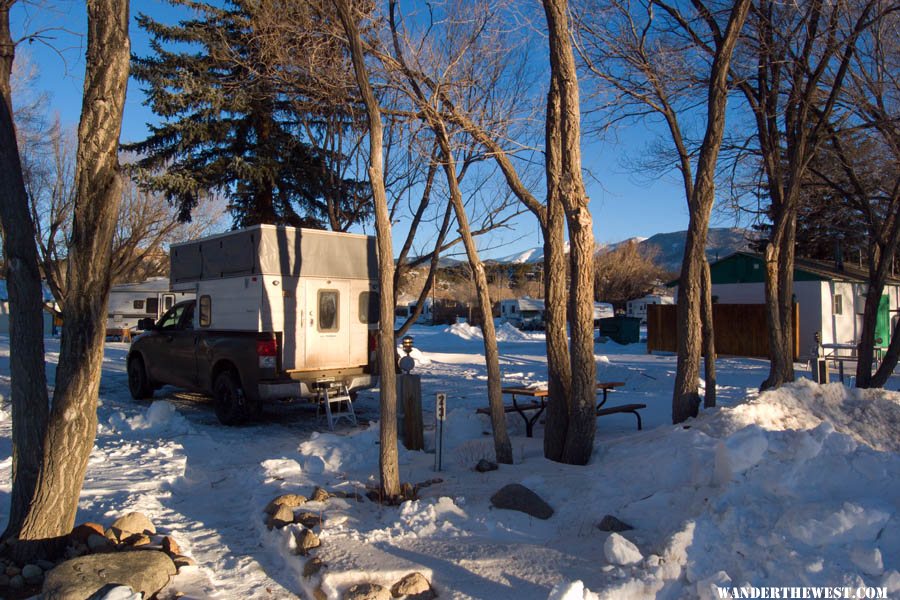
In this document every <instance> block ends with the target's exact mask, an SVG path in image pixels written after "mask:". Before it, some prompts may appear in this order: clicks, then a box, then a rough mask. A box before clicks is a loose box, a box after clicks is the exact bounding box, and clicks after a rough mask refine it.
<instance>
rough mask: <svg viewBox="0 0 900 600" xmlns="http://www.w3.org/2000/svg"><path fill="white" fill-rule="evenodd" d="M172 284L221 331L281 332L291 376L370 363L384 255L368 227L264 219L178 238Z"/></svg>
mask: <svg viewBox="0 0 900 600" xmlns="http://www.w3.org/2000/svg"><path fill="white" fill-rule="evenodd" d="M170 260H171V270H170V276H169V277H170V283H171V286H172V289H173V290H175V291H178V292H188V293H192V294H194V295H195V296H196V298H197V304H198V307H199V311H200V313H201V314H202V316H203V319H202V322H201V323H200V325H199V326H200V327H202V328H209V329H210V330H216V331H257V332H273V333H275V334H276V336H277V338H278V339H279V340H280V343H279V347H280V349H281V356H280V359H281V360H280V364H281V365H282V369H283V370H284V371H286V372H288V373H290V374H291V376H292V377H295V378H298V379H302V378H303V377H304V376H306V375H308V376H309V377H315V376H319V375H321V374H322V373H325V372H327V371H328V370H341V369H345V370H346V369H349V368H352V369H362V368H363V367H366V368H367V367H368V364H369V360H370V356H369V348H370V343H371V342H372V339H370V335H369V332H370V330H373V329H375V328H377V325H378V310H379V294H378V289H377V288H378V259H377V252H376V247H375V238H374V237H370V236H365V235H356V234H349V233H337V232H332V231H319V230H313V229H299V228H294V227H279V226H275V225H256V226H253V227H248V228H246V229H240V230H237V231H231V232H228V233H224V234H219V235H213V236H210V237H206V238H202V239H200V240H195V241H191V242H186V243H182V244H173V245H172V247H171V258H170Z"/></svg>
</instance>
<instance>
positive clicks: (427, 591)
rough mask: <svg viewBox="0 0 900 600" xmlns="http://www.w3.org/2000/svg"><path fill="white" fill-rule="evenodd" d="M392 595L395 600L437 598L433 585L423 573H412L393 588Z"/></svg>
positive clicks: (427, 599) (428, 599)
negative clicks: (402, 599) (404, 597)
mask: <svg viewBox="0 0 900 600" xmlns="http://www.w3.org/2000/svg"><path fill="white" fill-rule="evenodd" d="M391 595H392V596H393V597H394V598H400V597H403V596H406V597H407V598H415V600H430V599H431V598H435V597H437V594H435V593H434V590H432V589H431V584H430V583H428V580H427V579H425V576H424V575H422V574H421V573H418V572H416V573H410V574H409V575H407V576H405V577H404V578H403V579H401V580H400V581H398V582H397V583H395V584H394V585H393V587H391Z"/></svg>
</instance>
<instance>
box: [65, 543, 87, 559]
mask: <svg viewBox="0 0 900 600" xmlns="http://www.w3.org/2000/svg"><path fill="white" fill-rule="evenodd" d="M88 552H90V549H89V548H88V547H87V544H82V543H80V542H75V543H74V544H71V545H69V546H66V549H65V551H64V552H63V554H64V555H65V557H66V558H77V557H79V556H84V555H85V554H87V553H88Z"/></svg>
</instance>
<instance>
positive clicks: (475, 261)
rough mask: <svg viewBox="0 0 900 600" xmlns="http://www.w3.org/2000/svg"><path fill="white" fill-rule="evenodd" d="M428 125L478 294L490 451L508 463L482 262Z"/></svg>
mask: <svg viewBox="0 0 900 600" xmlns="http://www.w3.org/2000/svg"><path fill="white" fill-rule="evenodd" d="M432 128H433V129H434V132H435V134H436V135H437V136H438V141H439V142H440V145H441V154H442V155H443V159H444V160H443V166H444V172H445V173H446V175H447V184H448V186H449V188H450V202H451V203H452V204H453V210H454V211H455V212H456V222H457V223H458V224H459V234H460V236H462V240H463V244H464V245H465V248H466V255H467V257H468V259H469V265H470V266H471V267H472V274H473V275H474V279H475V291H476V293H477V295H478V307H479V308H480V309H481V314H482V316H483V317H484V318H483V319H482V320H483V323H482V324H481V332H482V333H483V337H484V359H485V364H486V366H487V384H488V405H489V406H490V409H491V428H492V429H493V432H494V453H495V454H496V457H497V462H499V463H504V464H508V465H511V464H512V462H513V454H512V444H511V443H510V441H509V434H508V433H507V431H506V412H505V411H504V408H503V392H502V391H501V380H500V352H499V351H498V349H497V332H496V331H495V330H494V319H493V312H492V310H491V294H490V290H489V289H488V281H487V276H486V275H485V273H484V264H483V263H482V262H481V259H480V258H479V257H478V248H476V246H475V239H474V238H473V237H472V232H471V230H470V229H469V219H468V216H467V215H466V209H465V206H463V201H462V192H461V191H460V189H459V181H458V180H457V178H456V163H455V161H454V160H453V155H452V150H451V148H450V140H449V138H448V136H447V132H446V130H445V129H444V127H443V124H442V123H432Z"/></svg>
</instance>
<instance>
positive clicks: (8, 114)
mask: <svg viewBox="0 0 900 600" xmlns="http://www.w3.org/2000/svg"><path fill="white" fill-rule="evenodd" d="M11 5H12V2H9V1H4V2H2V3H0V93H2V95H3V102H2V103H0V190H2V194H3V197H2V201H0V226H2V232H3V256H4V258H5V259H6V261H5V273H4V276H5V278H6V284H7V293H8V294H9V313H10V314H9V347H10V352H9V363H10V364H9V370H10V379H11V385H10V388H11V389H10V401H11V403H12V442H13V454H12V458H13V461H12V494H11V498H10V512H9V521H8V522H7V526H6V531H5V532H4V533H3V536H2V537H3V539H6V538H8V537H17V536H18V534H19V530H20V529H21V526H22V522H23V521H24V519H25V515H26V513H27V510H28V506H29V504H30V503H31V500H32V497H33V495H34V489H35V486H36V484H37V478H38V473H39V471H40V467H41V456H42V451H43V441H44V433H45V430H46V426H47V415H48V413H49V404H48V397H47V378H46V374H45V372H44V331H43V314H42V313H43V292H42V290H41V274H40V269H39V268H38V255H37V249H36V247H35V244H34V223H33V222H32V219H31V212H30V210H29V206H28V198H27V194H26V192H25V182H24V179H23V176H22V164H21V162H20V159H19V149H18V145H17V142H16V132H15V124H14V122H13V112H12V92H11V88H10V75H11V73H12V64H13V58H14V55H15V45H14V43H13V40H12V36H11V35H10V29H9V9H10V6H11Z"/></svg>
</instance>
